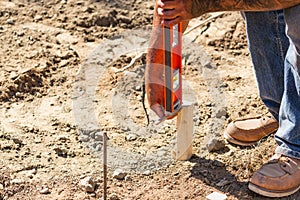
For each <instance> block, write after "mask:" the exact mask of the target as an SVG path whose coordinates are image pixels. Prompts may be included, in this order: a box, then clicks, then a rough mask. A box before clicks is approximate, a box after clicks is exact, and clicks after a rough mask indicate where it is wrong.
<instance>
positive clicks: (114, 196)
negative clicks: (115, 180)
mask: <svg viewBox="0 0 300 200" xmlns="http://www.w3.org/2000/svg"><path fill="white" fill-rule="evenodd" d="M108 199H109V200H119V197H118V195H117V194H115V193H112V194H111V195H109V196H108Z"/></svg>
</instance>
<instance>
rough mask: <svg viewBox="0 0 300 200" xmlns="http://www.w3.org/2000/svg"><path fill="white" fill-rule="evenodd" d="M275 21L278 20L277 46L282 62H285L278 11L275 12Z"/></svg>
mask: <svg viewBox="0 0 300 200" xmlns="http://www.w3.org/2000/svg"><path fill="white" fill-rule="evenodd" d="M275 13H276V14H275V21H276V26H275V27H276V31H275V32H276V46H277V48H278V50H279V52H280V58H281V62H282V63H281V64H282V65H283V64H284V59H285V58H284V53H283V47H282V41H281V39H280V33H279V32H280V31H279V20H278V12H275Z"/></svg>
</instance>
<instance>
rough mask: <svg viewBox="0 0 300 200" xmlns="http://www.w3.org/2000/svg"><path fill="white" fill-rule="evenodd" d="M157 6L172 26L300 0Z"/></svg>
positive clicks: (165, 0)
mask: <svg viewBox="0 0 300 200" xmlns="http://www.w3.org/2000/svg"><path fill="white" fill-rule="evenodd" d="M156 4H157V13H158V15H159V16H160V17H161V18H162V19H164V24H165V25H166V26H171V25H174V24H177V23H178V22H180V21H184V20H190V19H192V18H195V17H199V16H200V15H202V14H204V13H208V12H218V11H269V10H279V9H284V8H289V7H292V6H296V5H298V4H300V0H156Z"/></svg>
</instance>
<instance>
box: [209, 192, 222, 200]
mask: <svg viewBox="0 0 300 200" xmlns="http://www.w3.org/2000/svg"><path fill="white" fill-rule="evenodd" d="M206 198H207V199H209V200H225V199H227V196H226V194H222V193H219V192H213V193H211V194H209V195H207V196H206Z"/></svg>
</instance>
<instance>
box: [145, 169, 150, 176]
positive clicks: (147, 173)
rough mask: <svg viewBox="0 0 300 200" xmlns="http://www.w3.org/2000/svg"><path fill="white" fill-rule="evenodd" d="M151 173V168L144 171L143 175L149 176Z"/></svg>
mask: <svg viewBox="0 0 300 200" xmlns="http://www.w3.org/2000/svg"><path fill="white" fill-rule="evenodd" d="M150 174H151V171H150V170H146V171H144V172H143V175H145V176H149V175H150Z"/></svg>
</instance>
